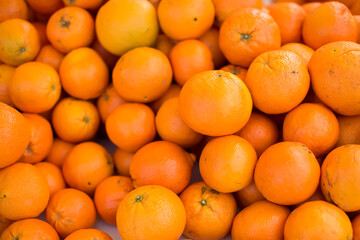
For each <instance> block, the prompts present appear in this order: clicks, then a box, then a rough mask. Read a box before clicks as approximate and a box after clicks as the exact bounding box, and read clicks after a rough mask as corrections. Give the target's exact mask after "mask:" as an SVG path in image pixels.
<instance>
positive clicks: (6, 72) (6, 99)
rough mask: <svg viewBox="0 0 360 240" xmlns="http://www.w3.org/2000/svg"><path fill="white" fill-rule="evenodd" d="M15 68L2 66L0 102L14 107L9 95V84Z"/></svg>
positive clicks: (0, 65) (0, 68)
mask: <svg viewBox="0 0 360 240" xmlns="http://www.w3.org/2000/svg"><path fill="white" fill-rule="evenodd" d="M14 72H15V68H14V67H12V66H10V65H6V64H0V102H2V103H5V104H8V105H10V106H13V103H12V101H11V98H10V93H9V83H10V80H11V78H12V76H13V75H14Z"/></svg>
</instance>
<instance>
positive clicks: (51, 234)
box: [0, 219, 60, 240]
mask: <svg viewBox="0 0 360 240" xmlns="http://www.w3.org/2000/svg"><path fill="white" fill-rule="evenodd" d="M0 239H3V240H7V239H23V240H40V239H47V240H60V238H59V235H58V234H57V233H56V231H55V229H54V228H53V227H52V226H50V225H49V224H48V223H47V222H44V221H41V220H39V219H25V220H21V221H17V222H15V223H13V224H11V225H10V226H9V227H8V228H7V229H6V230H5V231H4V232H3V233H2V234H1V236H0Z"/></svg>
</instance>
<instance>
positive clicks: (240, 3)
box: [213, 0, 263, 26]
mask: <svg viewBox="0 0 360 240" xmlns="http://www.w3.org/2000/svg"><path fill="white" fill-rule="evenodd" d="M213 3H214V6H215V21H216V24H217V25H218V26H221V24H222V23H223V22H224V21H225V19H226V18H227V16H229V14H230V13H232V12H233V11H235V10H237V9H240V8H250V7H251V8H258V9H261V8H262V7H263V1H262V0H213Z"/></svg>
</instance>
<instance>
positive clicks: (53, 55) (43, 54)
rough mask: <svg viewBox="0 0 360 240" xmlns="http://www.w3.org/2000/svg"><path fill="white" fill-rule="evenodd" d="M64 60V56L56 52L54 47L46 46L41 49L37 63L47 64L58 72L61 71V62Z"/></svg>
mask: <svg viewBox="0 0 360 240" xmlns="http://www.w3.org/2000/svg"><path fill="white" fill-rule="evenodd" d="M63 58H64V54H62V53H61V52H59V51H58V50H56V49H55V48H54V47H53V46H52V45H50V44H49V45H45V46H43V47H42V48H41V49H40V52H39V54H38V56H37V57H36V59H35V61H37V62H43V63H47V64H49V65H50V66H52V67H53V68H55V69H56V71H59V68H60V64H61V61H62V60H63Z"/></svg>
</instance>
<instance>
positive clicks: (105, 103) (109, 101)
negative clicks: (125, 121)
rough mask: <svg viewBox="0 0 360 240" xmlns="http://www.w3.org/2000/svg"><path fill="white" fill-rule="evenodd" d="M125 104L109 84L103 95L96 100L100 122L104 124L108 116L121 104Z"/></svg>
mask: <svg viewBox="0 0 360 240" xmlns="http://www.w3.org/2000/svg"><path fill="white" fill-rule="evenodd" d="M123 103H125V100H124V99H123V98H122V97H120V95H119V94H118V93H117V91H116V89H115V88H114V85H113V84H112V83H110V84H109V85H108V86H107V88H106V89H105V91H104V92H103V94H102V95H101V96H100V97H99V98H98V100H97V104H96V106H97V109H98V111H99V114H100V117H101V120H102V121H103V123H105V122H106V119H107V118H108V116H109V115H110V114H111V113H112V112H113V111H114V110H115V108H117V107H118V106H120V105H121V104H123Z"/></svg>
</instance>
